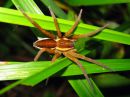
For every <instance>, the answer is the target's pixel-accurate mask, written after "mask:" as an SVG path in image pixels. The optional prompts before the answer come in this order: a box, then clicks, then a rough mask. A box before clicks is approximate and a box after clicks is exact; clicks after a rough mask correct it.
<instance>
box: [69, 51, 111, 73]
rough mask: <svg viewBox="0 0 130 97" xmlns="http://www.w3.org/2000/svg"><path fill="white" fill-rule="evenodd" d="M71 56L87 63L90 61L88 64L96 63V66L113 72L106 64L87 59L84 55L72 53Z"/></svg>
mask: <svg viewBox="0 0 130 97" xmlns="http://www.w3.org/2000/svg"><path fill="white" fill-rule="evenodd" d="M70 54H71V55H72V56H74V57H76V58H80V59H83V60H86V61H88V62H91V63H94V64H96V65H99V66H101V67H103V68H105V69H108V70H110V71H113V70H112V69H111V68H109V67H108V66H106V65H105V64H103V63H100V62H98V61H95V60H94V59H91V58H89V57H85V56H84V55H81V54H78V53H75V52H74V51H70Z"/></svg>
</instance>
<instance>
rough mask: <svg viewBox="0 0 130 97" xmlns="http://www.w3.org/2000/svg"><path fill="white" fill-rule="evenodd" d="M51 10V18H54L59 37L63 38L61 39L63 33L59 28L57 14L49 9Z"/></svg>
mask: <svg viewBox="0 0 130 97" xmlns="http://www.w3.org/2000/svg"><path fill="white" fill-rule="evenodd" d="M49 10H50V13H51V16H52V17H53V20H54V24H55V27H56V30H57V34H58V37H59V38H61V37H62V34H61V31H60V28H59V25H58V22H57V19H56V16H55V14H54V13H53V11H52V10H51V9H50V8H49Z"/></svg>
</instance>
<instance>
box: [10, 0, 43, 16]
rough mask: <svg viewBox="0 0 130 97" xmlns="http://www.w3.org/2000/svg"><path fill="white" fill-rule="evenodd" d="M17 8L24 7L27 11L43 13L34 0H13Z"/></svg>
mask: <svg viewBox="0 0 130 97" xmlns="http://www.w3.org/2000/svg"><path fill="white" fill-rule="evenodd" d="M12 2H13V3H14V4H15V6H16V7H17V8H19V7H20V8H21V9H23V10H24V11H25V12H30V13H33V14H35V13H37V14H43V13H42V11H41V10H40V9H39V7H38V6H37V5H36V3H35V2H34V0H12Z"/></svg>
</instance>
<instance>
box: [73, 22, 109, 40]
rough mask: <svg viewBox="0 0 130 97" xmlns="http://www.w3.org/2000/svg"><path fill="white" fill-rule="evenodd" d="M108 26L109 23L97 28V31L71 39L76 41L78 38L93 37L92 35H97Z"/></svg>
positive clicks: (74, 36)
mask: <svg viewBox="0 0 130 97" xmlns="http://www.w3.org/2000/svg"><path fill="white" fill-rule="evenodd" d="M108 25H109V23H107V24H105V25H104V26H103V27H101V28H99V29H97V30H95V31H92V32H89V33H87V34H81V35H73V36H72V39H78V38H85V37H90V36H93V35H95V34H97V33H98V32H100V31H102V30H104V29H105V28H106V27H107V26H108Z"/></svg>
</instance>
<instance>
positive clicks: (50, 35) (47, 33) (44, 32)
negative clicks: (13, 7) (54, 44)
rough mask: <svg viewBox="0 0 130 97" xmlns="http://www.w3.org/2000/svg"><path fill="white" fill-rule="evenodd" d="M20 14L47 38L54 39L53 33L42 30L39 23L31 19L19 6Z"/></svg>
mask: <svg viewBox="0 0 130 97" xmlns="http://www.w3.org/2000/svg"><path fill="white" fill-rule="evenodd" d="M19 9H20V11H21V12H22V14H23V15H24V16H25V17H26V18H27V19H28V20H29V21H30V22H31V23H32V24H33V25H34V26H35V27H36V28H37V29H39V30H40V31H41V32H42V33H43V34H45V35H46V36H48V37H49V38H52V39H54V38H55V35H53V34H51V33H50V32H48V31H46V30H44V29H43V28H42V27H41V26H40V25H39V24H37V23H36V22H35V21H34V20H32V18H31V17H29V16H28V15H27V14H26V13H25V12H24V11H23V10H22V9H21V8H19Z"/></svg>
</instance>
